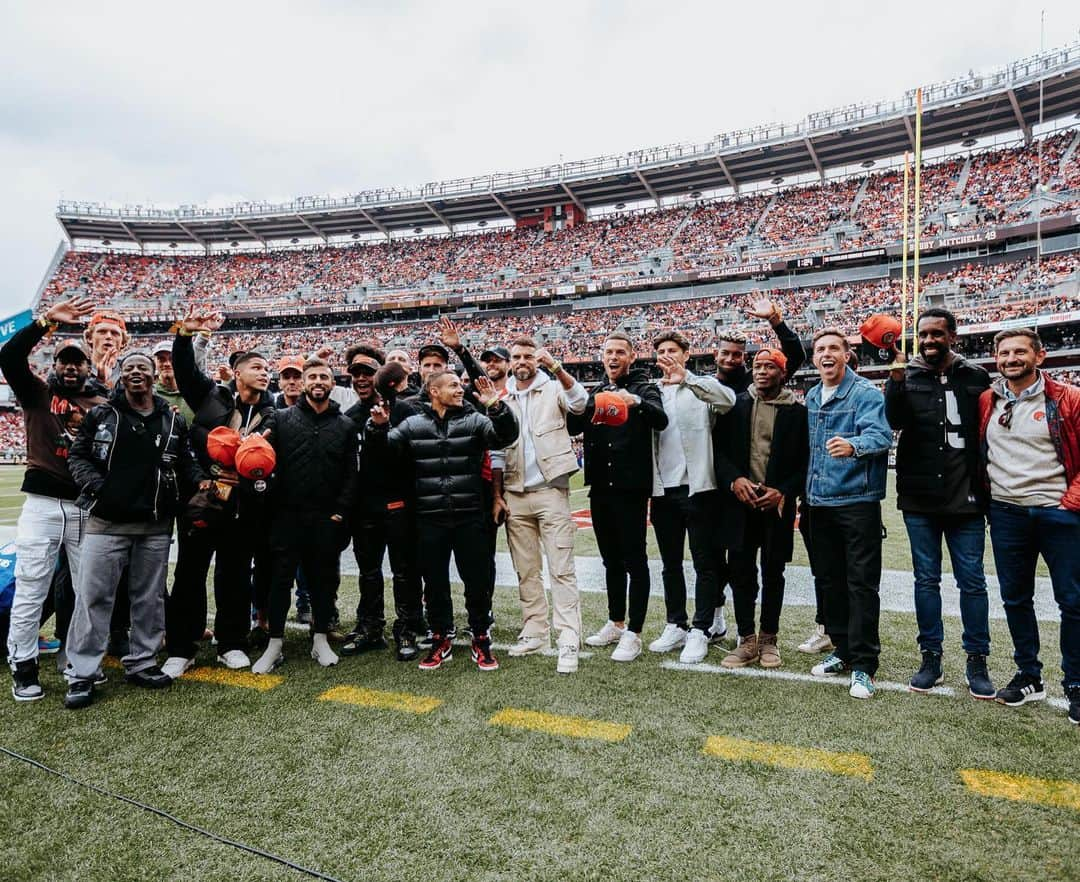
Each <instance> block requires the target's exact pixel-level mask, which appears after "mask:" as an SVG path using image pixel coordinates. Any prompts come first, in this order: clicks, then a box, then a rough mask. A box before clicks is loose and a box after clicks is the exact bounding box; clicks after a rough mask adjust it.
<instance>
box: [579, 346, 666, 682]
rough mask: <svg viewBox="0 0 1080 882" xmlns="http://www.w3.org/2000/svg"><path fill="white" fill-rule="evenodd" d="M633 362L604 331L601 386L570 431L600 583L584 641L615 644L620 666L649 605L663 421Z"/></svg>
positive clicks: (660, 406)
mask: <svg viewBox="0 0 1080 882" xmlns="http://www.w3.org/2000/svg"><path fill="white" fill-rule="evenodd" d="M635 358H636V356H635V354H634V343H633V341H632V340H631V339H630V338H629V337H628V336H627V335H626V334H624V333H622V332H621V331H615V332H613V333H611V334H608V336H607V339H605V340H604V347H603V350H602V351H601V360H602V361H603V364H604V373H605V374H606V381H605V382H603V383H600V384H598V385H597V386H596V387H595V388H594V389H593V391H592V393H591V394H590V395H589V401H588V403H587V404H586V405H585V412H584V413H583V414H582V416H581V418H579V419H575V420H573V423H572V426H571V431H573V432H575V434H576V432H578V431H580V432H583V433H584V436H585V483H586V484H588V485H589V502H590V504H591V506H592V519H593V530H594V532H595V534H596V544H597V547H598V548H599V550H600V558H601V560H602V561H603V563H604V571H605V574H606V581H607V597H608V621H607V623H606V624H605V625H604V627H602V628H601V629H600V630H599V631H598V632H597V633H596V634H593V635H592V636H591V637H589V638H587V639H586V641H585V642H586V643H587V644H588V645H589V646H608V645H610V644H612V643H616V642H617V643H618V646H616V647H615V651H614V652H613V653H612V654H611V658H612V659H613V660H614V661H622V662H629V661H633V660H634V659H635V658H637V657H638V656H639V655H641V629H642V628H643V627H644V626H645V614H646V612H647V611H648V607H649V559H648V555H647V554H646V551H645V521H646V512H647V510H648V507H649V494H650V493H652V486H653V482H652V445H653V434H652V433H653V432H654V431H657V432H662V431H663V430H664V429H666V428H667V424H668V416H667V413H666V412H665V411H664V402H663V400H662V399H661V397H660V390H659V389H658V388H657V387H656V386H655V385H654V384H652V383H650V382H649V376H648V374H647V373H646V372H645V371H644V370H639V369H634V368H633V364H634V360H635ZM600 396H602V397H600ZM598 398H599V401H598ZM627 580H629V593H630V618H629V619H627V617H626V609H627V604H626V598H627Z"/></svg>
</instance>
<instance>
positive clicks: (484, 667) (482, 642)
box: [472, 634, 499, 671]
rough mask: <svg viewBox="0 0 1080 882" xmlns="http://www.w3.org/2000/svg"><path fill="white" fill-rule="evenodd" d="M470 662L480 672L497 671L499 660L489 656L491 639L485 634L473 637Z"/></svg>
mask: <svg viewBox="0 0 1080 882" xmlns="http://www.w3.org/2000/svg"><path fill="white" fill-rule="evenodd" d="M472 660H473V661H474V662H476V666H477V667H478V668H479V669H480V670H481V671H497V670H499V660H498V659H497V658H495V656H494V655H492V654H491V638H490V637H489V636H488V635H487V634H478V635H477V636H475V637H473V642H472Z"/></svg>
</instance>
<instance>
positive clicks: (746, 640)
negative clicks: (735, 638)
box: [720, 634, 758, 668]
mask: <svg viewBox="0 0 1080 882" xmlns="http://www.w3.org/2000/svg"><path fill="white" fill-rule="evenodd" d="M757 660H758V639H757V634H751V635H750V636H749V637H740V638H739V645H738V646H736V647H735V648H734V649H733V650H731V652H730V653H728V654H727V655H726V656H724V660H723V661H722V662H720V665H721V666H722V667H725V668H745V667H746V666H747V665H752V664H753V663H754V662H756V661H757Z"/></svg>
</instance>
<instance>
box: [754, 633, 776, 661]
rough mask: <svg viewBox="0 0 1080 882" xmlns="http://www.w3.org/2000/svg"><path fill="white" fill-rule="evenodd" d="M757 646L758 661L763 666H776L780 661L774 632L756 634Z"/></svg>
mask: <svg viewBox="0 0 1080 882" xmlns="http://www.w3.org/2000/svg"><path fill="white" fill-rule="evenodd" d="M758 648H759V651H760V663H761V666H762V667H763V668H778V667H780V665H781V664H782V662H781V661H780V647H778V646H777V645H776V635H775V634H758Z"/></svg>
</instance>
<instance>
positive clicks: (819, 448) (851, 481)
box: [806, 368, 893, 506]
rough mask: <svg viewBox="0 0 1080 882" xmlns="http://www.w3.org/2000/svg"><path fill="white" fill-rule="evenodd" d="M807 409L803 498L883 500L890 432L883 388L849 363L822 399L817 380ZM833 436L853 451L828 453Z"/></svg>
mask: <svg viewBox="0 0 1080 882" xmlns="http://www.w3.org/2000/svg"><path fill="white" fill-rule="evenodd" d="M806 409H807V415H808V418H809V423H810V467H809V468H808V469H807V472H806V501H807V502H808V503H809V504H810V505H824V506H838V505H852V504H853V503H856V502H874V501H876V500H880V499H884V498H885V475H886V470H887V469H888V465H889V448H890V447H891V446H892V441H893V435H892V429H891V428H889V422H888V420H887V419H886V418H885V397H884V396H883V395H882V394H881V392H879V391H878V390H877V389H875V388H874V386H873V384H871V383H870V382H869V381H868V380H865V379H863V378H862V377H860V376H858V375H857V374H856V373H855V372H854V371H853V370H851V369H850V368H848V369H847V370H845V371H844V378H843V379H842V380H841V381H840V385H839V386H838V387H837V389H836V391H835V392H834V393H833V395H832V397H831V398H830V399H829V400H828V401H827V402H825V404H822V403H821V384H820V383H819V384H818V385H817V386H814V387H813V388H812V389H811V390H810V391H809V392H807V393H806ZM837 435H839V436H840V437H841V438H843V439H844V440H845V441H847V442H848V443H849V444H850V445H851V446H852V447H854V448H855V455H854V456H848V457H833V456H830V455H829V452H828V451H827V450H826V449H825V443H826V442H827V441H828V440H829V439H830V438H834V437H836V436H837Z"/></svg>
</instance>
